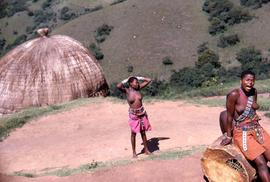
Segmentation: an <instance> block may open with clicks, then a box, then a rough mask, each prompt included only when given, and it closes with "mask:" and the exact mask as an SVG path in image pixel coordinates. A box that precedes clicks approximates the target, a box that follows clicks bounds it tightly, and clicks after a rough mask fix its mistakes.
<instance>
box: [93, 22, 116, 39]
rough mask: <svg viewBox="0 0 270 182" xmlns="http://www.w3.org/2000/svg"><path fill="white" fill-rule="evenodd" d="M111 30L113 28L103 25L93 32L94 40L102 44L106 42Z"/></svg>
mask: <svg viewBox="0 0 270 182" xmlns="http://www.w3.org/2000/svg"><path fill="white" fill-rule="evenodd" d="M112 29H113V26H109V25H107V24H103V25H101V26H100V27H98V28H97V30H96V31H95V33H96V35H95V39H96V41H97V43H102V42H104V41H105V40H106V38H107V37H108V36H109V35H110V33H111V31H112Z"/></svg>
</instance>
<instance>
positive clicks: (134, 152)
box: [131, 131, 137, 158]
mask: <svg viewBox="0 0 270 182" xmlns="http://www.w3.org/2000/svg"><path fill="white" fill-rule="evenodd" d="M131 146H132V154H133V158H136V157H137V153H136V133H134V132H133V131H131Z"/></svg>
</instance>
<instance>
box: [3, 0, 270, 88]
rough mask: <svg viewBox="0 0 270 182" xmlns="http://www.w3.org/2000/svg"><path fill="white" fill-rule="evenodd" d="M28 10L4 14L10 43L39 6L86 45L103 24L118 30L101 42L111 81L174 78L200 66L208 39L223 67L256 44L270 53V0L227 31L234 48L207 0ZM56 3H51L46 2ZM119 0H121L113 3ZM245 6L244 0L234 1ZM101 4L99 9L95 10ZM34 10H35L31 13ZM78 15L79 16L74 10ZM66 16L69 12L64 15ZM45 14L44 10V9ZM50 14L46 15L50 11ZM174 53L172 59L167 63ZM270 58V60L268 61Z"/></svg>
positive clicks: (58, 29)
mask: <svg viewBox="0 0 270 182" xmlns="http://www.w3.org/2000/svg"><path fill="white" fill-rule="evenodd" d="M24 1H26V7H27V8H26V10H25V11H22V12H18V13H16V14H14V15H13V16H11V17H5V18H2V19H0V29H1V31H0V32H1V34H0V39H1V38H5V39H6V45H7V44H12V43H13V42H14V41H15V40H16V38H17V37H18V36H20V35H22V34H26V35H27V38H31V37H33V36H34V33H30V34H27V32H26V29H27V27H28V31H29V29H31V28H34V27H33V26H34V25H36V24H37V20H36V19H37V18H35V17H36V16H37V14H35V12H36V11H39V10H42V11H43V12H46V13H52V12H53V13H54V14H52V15H51V16H52V18H51V19H50V20H47V22H46V23H40V24H39V25H38V26H36V27H35V28H38V27H39V26H45V25H48V26H50V27H51V28H52V29H53V31H52V34H65V35H69V36H71V37H73V38H75V39H77V40H79V41H81V42H82V43H83V44H84V45H85V46H86V47H89V45H90V44H91V43H96V41H95V34H96V32H95V30H96V29H97V28H98V27H100V26H101V25H103V24H107V25H109V26H112V27H113V29H112V31H111V32H110V35H109V36H108V37H107V38H106V40H105V41H104V42H102V43H100V44H99V47H100V48H101V51H102V53H103V54H104V59H102V60H100V63H101V65H102V67H103V69H104V72H105V75H106V78H107V80H108V82H109V83H112V82H115V81H119V80H121V79H123V78H124V77H127V76H128V75H138V74H141V75H146V76H150V77H156V78H158V79H161V80H162V79H168V78H169V76H170V75H171V73H172V70H178V69H180V68H183V67H187V66H194V63H195V61H197V59H198V55H197V47H198V46H199V45H200V44H202V43H203V42H208V45H209V47H210V48H211V49H212V50H214V51H215V52H216V53H218V54H219V58H220V61H221V63H222V64H223V66H225V67H226V68H228V69H230V68H232V67H235V66H239V65H240V64H239V62H238V61H237V60H236V58H235V57H236V53H237V52H239V50H240V49H241V48H243V47H248V46H255V47H256V48H257V49H260V50H261V51H262V53H263V56H264V57H270V56H269V55H270V52H269V48H270V45H269V42H270V36H268V34H269V32H270V26H269V24H270V20H269V18H268V13H267V12H269V9H270V3H268V4H264V5H263V6H262V8H259V9H253V8H248V11H249V13H250V14H251V15H253V16H254V17H255V18H253V19H252V20H251V21H248V22H247V23H240V24H237V25H234V26H231V27H229V29H228V30H227V31H226V32H225V33H223V34H224V35H225V36H226V35H230V34H237V35H238V36H239V39H240V43H238V44H236V45H235V46H232V47H227V48H220V47H218V46H217V42H218V39H219V36H220V35H222V34H218V35H215V36H212V35H210V34H209V33H208V27H209V25H210V22H209V21H208V15H207V13H205V12H203V11H202V6H203V3H204V1H198V0H190V1H185V0H170V1H162V0H126V1H123V2H121V1H115V0H53V1H49V0H37V1H36V2H34V1H35V0H24ZM46 2H50V3H49V4H48V6H46V8H44V3H46ZM113 2H119V3H116V4H114V5H111V4H112V3H113ZM231 2H233V3H234V4H235V5H236V6H240V3H239V1H238V0H231ZM64 7H68V9H69V11H67V16H71V18H70V17H68V18H70V19H68V20H63V19H61V11H62V10H63V8H64ZM96 7H99V9H98V11H92V10H93V9H95V8H96ZM29 12H34V15H32V16H29ZM72 13H73V14H75V16H73V14H72ZM64 15H65V14H64ZM42 16H43V14H42ZM44 16H46V15H44ZM165 57H169V59H170V60H171V62H170V63H172V64H164V63H163V59H164V58H165ZM268 61H269V60H268Z"/></svg>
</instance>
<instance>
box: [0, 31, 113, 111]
mask: <svg viewBox="0 0 270 182" xmlns="http://www.w3.org/2000/svg"><path fill="white" fill-rule="evenodd" d="M38 34H39V35H40V37H38V38H35V39H33V40H30V41H27V42H25V43H23V44H21V45H19V46H17V47H16V48H14V49H13V50H11V51H10V52H8V53H7V54H6V55H5V56H4V57H2V58H1V59H0V113H1V114H6V113H12V112H15V111H18V110H20V109H23V108H26V107H32V106H43V105H50V104H56V103H61V102H64V101H69V100H73V99H77V98H81V97H92V96H97V95H102V96H106V95H107V93H108V85H107V83H106V80H105V77H104V74H103V72H102V69H101V67H100V65H99V64H98V63H97V61H96V59H95V58H94V57H93V56H92V55H91V54H90V53H89V51H88V50H87V49H86V48H85V47H83V46H82V44H81V43H79V42H78V41H76V40H74V39H72V38H70V37H68V36H63V35H54V36H48V29H42V30H39V31H38Z"/></svg>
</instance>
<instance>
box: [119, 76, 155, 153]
mask: <svg viewBox="0 0 270 182" xmlns="http://www.w3.org/2000/svg"><path fill="white" fill-rule="evenodd" d="M139 80H140V81H141V83H139ZM150 82H151V79H150V78H144V77H129V78H127V79H125V80H123V81H122V82H121V83H119V84H117V88H118V89H119V90H121V91H122V92H123V93H124V94H126V97H127V102H128V104H129V126H130V128H131V145H132V153H133V157H134V158H136V157H137V153H136V133H141V137H142V140H143V145H144V153H145V154H147V155H149V154H150V151H149V149H148V146H147V138H146V134H145V131H148V130H151V125H150V123H149V120H148V116H147V113H146V111H145V109H144V107H143V104H142V99H143V97H142V94H141V93H140V90H141V89H142V88H144V87H146V86H147V85H148V84H149V83H150ZM126 83H128V88H126V87H125V84H126Z"/></svg>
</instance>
